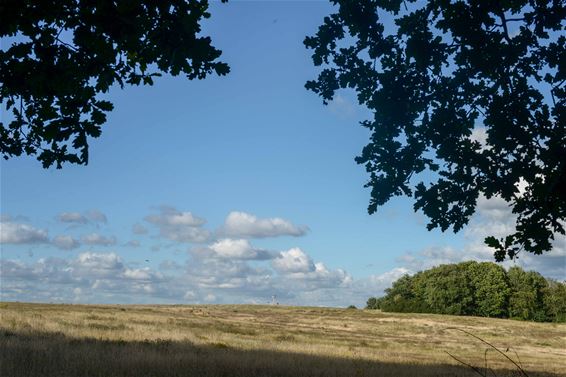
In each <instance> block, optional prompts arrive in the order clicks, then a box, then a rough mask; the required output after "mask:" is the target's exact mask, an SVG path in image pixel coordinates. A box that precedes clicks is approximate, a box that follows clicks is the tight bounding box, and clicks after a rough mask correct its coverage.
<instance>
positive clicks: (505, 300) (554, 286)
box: [366, 261, 566, 322]
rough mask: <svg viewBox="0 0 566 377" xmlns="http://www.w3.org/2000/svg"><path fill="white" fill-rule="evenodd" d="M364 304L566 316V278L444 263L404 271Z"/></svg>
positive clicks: (517, 269)
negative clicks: (380, 292) (424, 268)
mask: <svg viewBox="0 0 566 377" xmlns="http://www.w3.org/2000/svg"><path fill="white" fill-rule="evenodd" d="M366 308H367V309H381V310H383V311H386V312H413V313H437V314H452V315H475V316H481V317H500V318H508V317H510V318H514V319H522V320H532V321H541V322H542V321H554V322H564V321H566V283H565V282H558V281H554V280H547V279H545V278H544V277H543V276H542V275H540V274H539V273H537V272H534V271H524V270H523V269H521V268H520V267H512V268H510V269H509V271H505V269H503V267H501V266H499V265H497V264H495V263H492V262H481V263H478V262H475V261H469V262H462V263H458V264H445V265H440V266H437V267H433V268H431V269H428V270H425V271H420V272H418V273H416V274H414V275H412V276H410V275H404V276H402V277H401V278H399V279H398V280H396V281H395V282H393V284H392V286H391V288H388V289H386V290H385V296H383V297H380V298H376V297H370V298H369V299H368V301H367V306H366Z"/></svg>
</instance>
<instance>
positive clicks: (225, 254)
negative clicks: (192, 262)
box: [197, 238, 274, 260]
mask: <svg viewBox="0 0 566 377" xmlns="http://www.w3.org/2000/svg"><path fill="white" fill-rule="evenodd" d="M197 252H198V250H197ZM200 252H201V253H205V254H206V255H208V256H209V257H218V258H228V259H255V260H266V259H271V258H273V257H274V253H271V252H269V251H267V250H263V249H258V248H254V247H253V246H252V245H251V243H250V241H248V240H246V239H231V238H224V239H221V240H218V241H216V242H214V243H213V244H212V245H210V246H208V247H207V248H204V249H200Z"/></svg>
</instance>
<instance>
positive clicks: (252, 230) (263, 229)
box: [221, 212, 309, 238]
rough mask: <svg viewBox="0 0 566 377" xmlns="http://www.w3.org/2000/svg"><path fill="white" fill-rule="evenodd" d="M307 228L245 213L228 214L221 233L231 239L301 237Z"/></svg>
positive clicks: (280, 219)
mask: <svg viewBox="0 0 566 377" xmlns="http://www.w3.org/2000/svg"><path fill="white" fill-rule="evenodd" d="M308 230H309V228H308V227H307V226H305V225H300V226H297V225H294V224H293V223H291V222H289V221H287V220H284V219H282V218H279V217H273V218H265V219H262V218H258V217H256V216H254V215H252V214H249V213H246V212H230V213H229V214H228V216H227V217H226V221H225V223H224V227H223V228H222V230H221V233H223V234H226V235H228V236H231V237H243V238H246V237H250V238H265V237H277V236H295V237H299V236H303V235H305V234H306V233H307V232H308Z"/></svg>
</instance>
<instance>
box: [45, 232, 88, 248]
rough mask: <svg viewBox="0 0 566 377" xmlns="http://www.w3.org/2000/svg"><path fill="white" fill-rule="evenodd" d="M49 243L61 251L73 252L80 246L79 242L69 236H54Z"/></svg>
mask: <svg viewBox="0 0 566 377" xmlns="http://www.w3.org/2000/svg"><path fill="white" fill-rule="evenodd" d="M51 243H52V244H53V245H54V246H56V247H58V248H59V249H62V250H73V249H76V248H78V247H79V246H81V244H80V242H79V241H77V240H76V239H74V238H73V237H71V236H63V235H60V236H56V237H55V238H53V240H51Z"/></svg>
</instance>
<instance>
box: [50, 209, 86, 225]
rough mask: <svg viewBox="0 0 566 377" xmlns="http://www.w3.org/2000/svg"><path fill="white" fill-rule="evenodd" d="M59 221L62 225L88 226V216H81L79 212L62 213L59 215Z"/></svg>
mask: <svg viewBox="0 0 566 377" xmlns="http://www.w3.org/2000/svg"><path fill="white" fill-rule="evenodd" d="M57 220H59V221H60V222H62V223H74V224H88V219H87V218H86V216H84V215H81V214H80V213H79V212H62V213H60V214H59V215H57Z"/></svg>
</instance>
